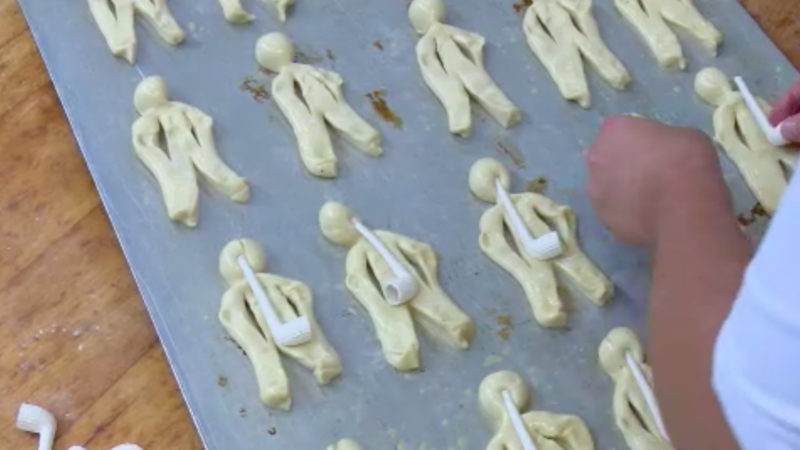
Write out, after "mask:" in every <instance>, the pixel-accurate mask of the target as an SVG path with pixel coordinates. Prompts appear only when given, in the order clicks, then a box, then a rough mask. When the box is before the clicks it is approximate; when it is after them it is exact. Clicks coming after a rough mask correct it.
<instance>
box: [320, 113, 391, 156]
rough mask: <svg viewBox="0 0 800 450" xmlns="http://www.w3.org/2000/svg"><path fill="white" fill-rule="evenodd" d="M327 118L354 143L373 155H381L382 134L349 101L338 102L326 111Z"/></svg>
mask: <svg viewBox="0 0 800 450" xmlns="http://www.w3.org/2000/svg"><path fill="white" fill-rule="evenodd" d="M325 119H326V120H327V121H328V122H329V123H330V124H331V126H333V127H334V128H336V129H337V130H338V131H339V132H340V133H341V134H342V135H343V136H344V137H345V138H347V140H349V141H350V142H351V143H353V145H355V146H356V147H358V148H359V149H361V150H362V151H364V152H365V153H367V154H368V155H372V156H380V155H381V154H382V153H383V150H382V149H381V135H380V133H378V130H376V129H375V128H374V127H373V126H372V125H370V124H369V123H367V121H366V120H364V119H363V118H361V116H359V115H358V113H356V112H355V111H354V110H353V108H351V107H350V105H348V104H347V103H344V102H342V103H337V104H335V105H334V106H333V107H332V108H329V109H327V110H326V111H325Z"/></svg>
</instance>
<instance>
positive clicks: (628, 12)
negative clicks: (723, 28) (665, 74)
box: [614, 0, 722, 70]
mask: <svg viewBox="0 0 800 450" xmlns="http://www.w3.org/2000/svg"><path fill="white" fill-rule="evenodd" d="M614 5H615V6H616V7H617V11H619V13H620V14H621V15H622V17H624V18H625V20H627V21H628V23H630V24H631V26H633V28H635V29H636V32H637V33H639V35H640V36H641V38H642V40H644V42H645V43H646V44H647V46H648V47H649V48H650V51H651V52H652V53H653V56H655V58H656V60H657V61H658V64H659V65H661V67H665V68H671V69H676V68H678V69H681V70H683V69H685V68H686V59H685V58H684V57H683V50H681V44H680V42H678V37H677V36H675V33H674V32H673V31H672V30H671V29H670V27H669V26H668V25H667V23H668V22H669V23H671V24H673V25H675V26H677V27H679V28H681V29H683V30H684V31H686V32H687V33H689V34H691V35H692V36H694V37H695V38H696V39H698V40H699V41H700V43H701V44H702V45H703V47H705V48H706V49H707V50H708V51H709V52H711V53H712V54H714V55H716V54H717V47H718V46H719V44H721V43H722V33H721V32H720V31H719V30H718V29H717V28H715V27H714V25H713V24H712V23H711V22H709V21H708V20H706V19H705V18H704V17H703V16H702V14H700V12H699V11H698V10H697V8H695V6H694V3H693V1H692V0H614Z"/></svg>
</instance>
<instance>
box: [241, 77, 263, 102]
mask: <svg viewBox="0 0 800 450" xmlns="http://www.w3.org/2000/svg"><path fill="white" fill-rule="evenodd" d="M239 89H241V90H243V91H246V92H249V93H250V95H251V96H252V97H253V100H255V101H257V102H259V103H261V102H263V101H264V100H269V99H270V95H269V91H268V90H267V86H266V85H265V84H264V83H263V82H261V81H259V80H257V79H255V78H253V77H250V76H248V77H247V78H245V79H244V80H243V81H242V84H240V85H239Z"/></svg>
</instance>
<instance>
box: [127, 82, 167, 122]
mask: <svg viewBox="0 0 800 450" xmlns="http://www.w3.org/2000/svg"><path fill="white" fill-rule="evenodd" d="M168 102H169V99H168V94H167V84H166V83H165V82H164V79H163V78H161V77H159V76H152V77H147V78H145V79H144V80H142V81H140V82H139V85H138V86H136V90H135V91H134V93H133V105H134V106H135V107H136V111H139V114H144V113H145V112H147V111H148V110H150V109H152V108H155V107H158V106H164V105H166V104H167V103H168Z"/></svg>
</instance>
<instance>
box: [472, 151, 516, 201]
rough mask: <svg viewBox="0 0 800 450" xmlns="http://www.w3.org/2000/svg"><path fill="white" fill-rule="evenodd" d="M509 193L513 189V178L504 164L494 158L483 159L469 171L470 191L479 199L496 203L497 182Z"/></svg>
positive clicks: (476, 162)
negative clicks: (510, 188)
mask: <svg viewBox="0 0 800 450" xmlns="http://www.w3.org/2000/svg"><path fill="white" fill-rule="evenodd" d="M497 179H500V183H501V184H502V185H503V187H504V188H505V189H506V191H508V189H509V187H511V176H510V175H509V174H508V170H506V168H505V166H503V164H502V163H501V162H500V161H498V160H496V159H493V158H481V159H479V160H477V161H475V163H474V164H473V165H472V168H471V169H470V170H469V190H470V191H472V193H473V194H474V195H475V196H476V197H478V198H479V199H481V200H483V201H486V202H490V203H494V202H496V201H497V186H496V185H495V180H497Z"/></svg>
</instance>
